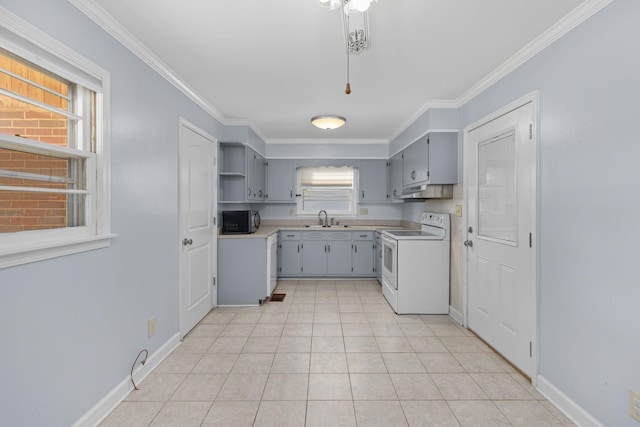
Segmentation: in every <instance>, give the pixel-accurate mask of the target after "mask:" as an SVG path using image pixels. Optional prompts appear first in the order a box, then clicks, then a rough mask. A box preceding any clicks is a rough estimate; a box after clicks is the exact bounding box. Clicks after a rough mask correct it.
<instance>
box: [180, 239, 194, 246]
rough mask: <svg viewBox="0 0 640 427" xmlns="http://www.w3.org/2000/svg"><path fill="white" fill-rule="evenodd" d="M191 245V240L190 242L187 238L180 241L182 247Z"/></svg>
mask: <svg viewBox="0 0 640 427" xmlns="http://www.w3.org/2000/svg"><path fill="white" fill-rule="evenodd" d="M192 243H193V240H192V239H187V238H184V239H182V244H183V245H184V246H187V245H190V244H192Z"/></svg>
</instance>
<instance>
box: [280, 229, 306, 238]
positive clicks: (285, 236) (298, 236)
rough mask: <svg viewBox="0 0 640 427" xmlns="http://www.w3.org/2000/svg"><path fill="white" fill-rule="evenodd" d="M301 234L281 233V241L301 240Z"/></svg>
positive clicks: (294, 232)
mask: <svg viewBox="0 0 640 427" xmlns="http://www.w3.org/2000/svg"><path fill="white" fill-rule="evenodd" d="M301 234H302V233H300V232H299V231H281V232H280V240H300V236H301Z"/></svg>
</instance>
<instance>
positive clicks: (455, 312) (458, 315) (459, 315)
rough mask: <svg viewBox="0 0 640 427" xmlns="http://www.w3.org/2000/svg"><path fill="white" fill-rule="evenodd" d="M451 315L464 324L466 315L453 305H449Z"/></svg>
mask: <svg viewBox="0 0 640 427" xmlns="http://www.w3.org/2000/svg"><path fill="white" fill-rule="evenodd" d="M449 316H451V317H453V320H455V321H456V322H458V323H460V324H461V325H464V317H463V316H462V313H460V312H459V311H458V310H456V309H455V308H453V307H451V306H449Z"/></svg>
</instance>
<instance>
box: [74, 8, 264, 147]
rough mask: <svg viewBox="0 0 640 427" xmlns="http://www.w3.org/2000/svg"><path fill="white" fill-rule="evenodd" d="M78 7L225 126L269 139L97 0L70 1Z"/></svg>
mask: <svg viewBox="0 0 640 427" xmlns="http://www.w3.org/2000/svg"><path fill="white" fill-rule="evenodd" d="M69 2H70V3H71V4H72V5H73V6H75V7H76V8H77V9H78V10H80V11H81V12H82V13H84V14H85V15H86V16H87V17H88V18H89V19H91V20H92V21H93V22H95V23H96V24H97V25H98V26H100V27H101V28H102V29H103V30H105V31H106V32H107V33H108V34H110V35H111V36H112V37H113V38H115V39H116V40H117V41H119V42H120V43H121V44H122V45H124V47H126V48H127V49H129V50H130V51H131V52H132V53H133V54H134V55H136V56H137V57H138V58H140V59H141V60H142V61H143V62H144V63H146V64H147V65H148V66H149V67H151V68H152V69H153V70H155V71H156V72H157V73H158V74H160V75H161V76H162V77H164V78H165V79H166V80H167V81H168V82H169V83H171V84H172V85H173V86H175V87H176V88H177V89H178V90H179V91H180V92H182V93H183V94H184V95H185V96H187V97H188V98H189V99H191V100H192V101H193V102H194V103H195V104H196V105H197V106H199V107H200V108H202V109H203V110H204V111H206V112H207V113H208V114H209V115H210V116H211V117H213V118H214V119H215V120H217V121H218V122H220V124H222V125H224V126H248V127H250V128H251V130H253V131H254V132H255V133H256V135H258V136H259V137H260V138H262V140H264V141H266V138H265V137H264V135H263V134H262V132H260V130H259V129H257V128H256V127H255V126H254V125H253V123H251V121H249V120H236V119H228V118H227V117H225V115H224V114H222V113H221V112H220V111H219V110H218V109H217V108H215V107H214V106H213V105H212V104H211V103H210V102H208V101H207V100H206V99H205V98H203V97H202V96H200V94H199V93H198V92H196V90H195V89H193V88H192V87H191V86H190V85H189V84H188V83H187V82H185V81H184V80H183V79H182V78H181V77H180V76H179V75H178V74H177V73H176V72H175V71H174V70H173V69H172V68H171V67H169V66H168V65H167V64H166V63H165V62H164V61H163V60H162V59H160V58H159V57H158V56H157V55H155V54H154V53H153V52H151V50H149V48H148V47H147V46H145V45H144V43H142V42H141V41H140V40H138V39H137V38H136V37H135V36H134V35H133V34H131V33H130V32H129V31H127V30H126V29H125V28H124V27H123V26H122V25H121V24H120V23H119V22H118V21H116V20H115V19H113V17H112V16H111V15H109V14H108V13H107V12H106V11H105V10H104V9H103V8H102V7H100V6H99V5H98V4H97V3H95V2H94V1H93V0H69Z"/></svg>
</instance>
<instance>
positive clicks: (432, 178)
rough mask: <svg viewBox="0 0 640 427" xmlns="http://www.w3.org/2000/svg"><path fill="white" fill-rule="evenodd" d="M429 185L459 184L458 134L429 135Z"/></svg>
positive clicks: (438, 133)
mask: <svg viewBox="0 0 640 427" xmlns="http://www.w3.org/2000/svg"><path fill="white" fill-rule="evenodd" d="M428 175H429V184H457V183H458V134H457V133H454V132H435V133H430V134H429V174H428Z"/></svg>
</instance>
